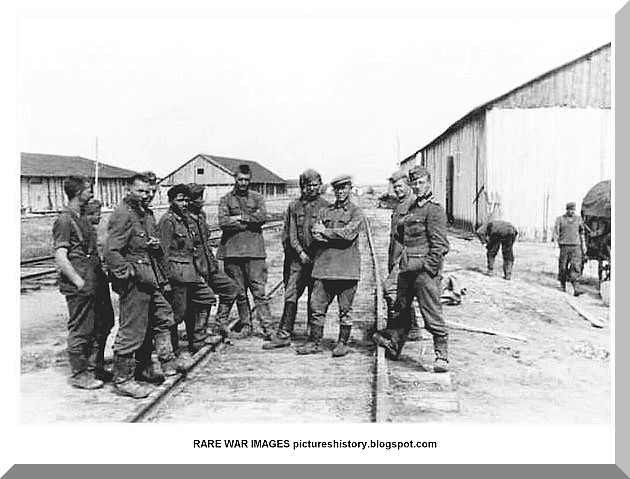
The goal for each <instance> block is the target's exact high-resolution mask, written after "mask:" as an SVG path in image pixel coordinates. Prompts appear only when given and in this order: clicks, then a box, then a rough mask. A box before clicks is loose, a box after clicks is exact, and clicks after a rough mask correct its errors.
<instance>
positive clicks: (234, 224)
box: [217, 190, 267, 259]
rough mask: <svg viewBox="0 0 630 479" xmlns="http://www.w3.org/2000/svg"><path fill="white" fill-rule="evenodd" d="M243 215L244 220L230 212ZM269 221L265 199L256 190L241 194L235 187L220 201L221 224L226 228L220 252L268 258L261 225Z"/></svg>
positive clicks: (224, 254) (233, 255) (219, 255)
mask: <svg viewBox="0 0 630 479" xmlns="http://www.w3.org/2000/svg"><path fill="white" fill-rule="evenodd" d="M238 215H241V217H242V221H232V220H230V216H238ZM265 221H267V211H266V209H265V199H264V197H263V195H261V194H260V193H257V192H255V191H248V192H247V195H239V194H237V193H236V191H235V190H232V191H231V192H229V193H228V194H227V195H225V196H224V197H222V198H221V200H220V201H219V226H220V227H221V229H222V230H223V235H222V236H221V244H220V245H219V251H218V252H217V256H218V257H219V258H221V259H223V258H266V254H265V241H264V239H263V235H262V225H263V224H264V223H265Z"/></svg>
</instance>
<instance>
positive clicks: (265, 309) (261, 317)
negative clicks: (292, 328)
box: [256, 299, 276, 341]
mask: <svg viewBox="0 0 630 479" xmlns="http://www.w3.org/2000/svg"><path fill="white" fill-rule="evenodd" d="M256 317H257V318H258V324H259V325H260V330H261V331H260V332H261V333H262V338H263V339H264V340H265V341H268V340H270V339H271V333H273V332H274V331H275V329H276V328H274V324H273V321H272V320H271V311H270V310H269V302H268V301H267V300H266V299H264V300H260V301H257V302H256Z"/></svg>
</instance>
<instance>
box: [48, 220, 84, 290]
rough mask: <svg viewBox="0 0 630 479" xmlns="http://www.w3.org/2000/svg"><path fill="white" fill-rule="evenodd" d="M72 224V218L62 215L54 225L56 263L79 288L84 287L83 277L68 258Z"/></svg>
mask: <svg viewBox="0 0 630 479" xmlns="http://www.w3.org/2000/svg"><path fill="white" fill-rule="evenodd" d="M71 229H72V224H71V223H70V219H69V218H67V217H65V216H61V217H59V218H57V220H56V221H55V224H54V225H53V244H54V248H55V264H56V265H57V268H59V270H60V271H61V272H62V273H63V275H64V276H65V277H66V278H68V279H69V280H70V281H72V283H73V284H74V285H75V286H76V287H77V288H78V289H81V288H83V285H84V281H83V278H82V277H81V276H80V275H79V273H77V271H76V270H75V269H74V266H72V263H70V260H69V259H68V248H70V231H71Z"/></svg>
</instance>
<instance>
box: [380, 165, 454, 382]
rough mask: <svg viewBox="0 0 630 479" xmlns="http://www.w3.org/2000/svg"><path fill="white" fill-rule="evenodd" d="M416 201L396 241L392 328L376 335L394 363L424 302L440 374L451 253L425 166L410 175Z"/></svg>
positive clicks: (445, 353) (445, 351)
mask: <svg viewBox="0 0 630 479" xmlns="http://www.w3.org/2000/svg"><path fill="white" fill-rule="evenodd" d="M409 180H410V183H411V186H412V188H413V190H414V194H415V199H414V201H413V203H412V204H411V206H410V207H409V210H408V212H407V214H406V215H405V217H404V218H403V219H402V220H401V221H400V222H399V224H398V227H397V230H396V235H395V237H396V240H397V241H399V242H400V243H401V244H402V252H401V255H400V260H399V266H400V274H399V276H398V290H397V294H396V304H395V307H394V314H393V319H392V321H391V324H390V326H389V327H388V328H387V329H385V330H381V331H378V332H376V333H374V336H373V339H374V342H375V343H376V344H377V345H379V346H382V347H384V348H385V349H387V350H388V352H389V353H390V355H391V356H392V357H394V358H396V357H398V355H399V354H400V352H401V350H402V348H403V346H404V344H405V341H406V340H407V334H408V333H409V330H410V329H411V321H410V315H409V313H408V310H409V308H410V307H411V306H412V303H413V300H414V298H416V297H417V298H418V303H419V306H420V312H421V313H422V318H423V319H424V326H425V328H426V329H427V331H429V332H430V333H431V334H432V335H433V345H434V350H435V358H436V359H435V364H434V371H435V372H446V371H448V331H447V328H446V323H445V321H444V317H443V315H442V305H441V303H440V293H441V287H440V272H441V269H442V263H443V260H444V256H445V255H446V254H447V253H448V250H449V243H448V240H447V238H446V214H445V212H444V209H443V208H442V207H441V206H440V205H439V204H438V203H437V202H436V201H435V199H434V198H433V195H432V193H431V174H430V173H429V171H428V170H426V169H425V168H422V167H414V168H413V169H412V170H411V171H410V172H409Z"/></svg>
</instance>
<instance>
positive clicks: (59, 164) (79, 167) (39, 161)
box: [20, 153, 136, 178]
mask: <svg viewBox="0 0 630 479" xmlns="http://www.w3.org/2000/svg"><path fill="white" fill-rule="evenodd" d="M21 160H22V161H21V172H20V175H21V176H45V177H67V176H87V177H88V178H94V163H95V162H94V160H90V159H88V158H83V157H82V156H63V155H48V154H42V153H22V154H21ZM135 173H136V172H135V171H132V170H127V169H125V168H119V167H117V166H111V165H107V164H105V163H99V164H98V176H99V178H129V177H131V176H133V175H134V174H135Z"/></svg>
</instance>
